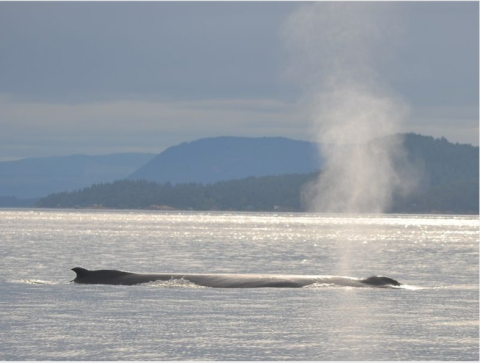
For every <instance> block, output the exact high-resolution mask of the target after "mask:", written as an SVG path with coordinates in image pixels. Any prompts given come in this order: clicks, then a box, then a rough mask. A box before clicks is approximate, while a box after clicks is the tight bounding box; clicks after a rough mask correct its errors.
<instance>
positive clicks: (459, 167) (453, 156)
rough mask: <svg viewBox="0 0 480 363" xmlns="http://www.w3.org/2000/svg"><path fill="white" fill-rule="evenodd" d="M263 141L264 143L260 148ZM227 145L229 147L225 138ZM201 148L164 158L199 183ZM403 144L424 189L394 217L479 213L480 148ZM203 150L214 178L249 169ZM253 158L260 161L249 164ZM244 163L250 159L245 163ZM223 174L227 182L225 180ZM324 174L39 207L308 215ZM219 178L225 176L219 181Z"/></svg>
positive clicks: (138, 187)
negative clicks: (308, 190)
mask: <svg viewBox="0 0 480 363" xmlns="http://www.w3.org/2000/svg"><path fill="white" fill-rule="evenodd" d="M258 140H262V139H257V140H256V141H258ZM200 141H202V142H207V143H210V141H213V144H215V143H216V141H218V140H215V139H204V140H200ZM220 141H225V139H224V140H220ZM240 141H241V142H242V141H245V140H240ZM377 142H388V137H387V138H384V139H381V140H380V139H379V140H378V141H377ZM199 144H201V143H198V142H193V143H187V144H182V145H179V146H178V147H176V148H171V149H173V151H174V152H172V150H170V151H169V150H166V151H165V153H166V154H167V155H168V154H169V153H173V155H174V156H175V157H173V158H172V160H175V161H176V163H177V165H176V167H177V170H179V171H182V172H185V174H184V175H185V176H189V174H188V171H190V172H192V174H191V175H190V177H192V176H195V174H194V173H195V170H196V169H195V168H193V170H191V169H189V166H192V167H194V166H195V165H194V164H192V163H191V161H190V160H189V159H190V157H189V156H191V155H193V154H195V153H200V151H201V150H200V151H199ZM307 144H308V143H307ZM218 145H222V143H221V142H220V143H218V144H217V146H218ZM404 145H405V147H406V151H407V155H408V159H409V160H410V162H411V163H412V164H413V165H415V167H416V169H417V170H418V172H419V175H420V176H421V178H420V180H419V181H420V183H419V187H418V188H417V190H415V192H414V193H412V194H411V195H409V196H402V195H397V196H395V198H394V203H393V205H392V206H391V208H390V209H389V210H388V212H394V213H467V214H478V204H479V200H478V198H479V193H478V188H479V184H478V175H479V148H478V147H474V146H471V145H462V144H453V143H450V142H448V141H447V140H446V139H444V138H440V139H434V138H433V137H428V136H421V135H415V134H406V135H405V138H404ZM210 146H211V145H210ZM224 146H225V145H224ZM202 147H203V148H204V149H206V150H208V153H207V154H210V155H213V161H212V160H209V159H208V158H207V159H206V160H203V159H202V158H199V159H197V161H198V162H202V163H203V164H202V165H203V166H205V167H211V166H218V165H221V166H224V168H223V169H222V168H218V169H215V168H214V169H208V170H210V171H212V170H213V171H216V170H220V171H227V172H231V171H232V170H233V171H234V170H235V169H234V168H233V167H232V165H233V166H235V165H242V163H241V162H240V161H241V160H242V159H241V158H233V159H230V158H232V155H229V153H226V152H224V150H223V148H219V149H217V150H216V152H215V151H214V150H213V151H212V150H210V149H209V147H208V146H205V145H203V146H202ZM182 148H184V149H185V150H188V152H185V150H183V151H182V150H178V149H182ZM200 149H201V148H200ZM305 150H306V151H308V152H309V153H310V154H311V149H308V147H307V148H305ZM167 151H169V152H167ZM192 153H193V154H192ZM247 154H248V153H247ZM179 155H180V156H181V157H179ZM225 155H229V158H224V159H222V157H223V156H225ZM234 155H235V156H237V157H239V156H241V153H240V154H238V153H237V154H235V153H234ZM164 156H165V155H164ZM253 156H254V154H253V155H251V156H250V158H251V157H253ZM203 157H206V156H205V154H203ZM261 157H262V158H263V160H267V159H268V158H271V159H272V160H274V159H275V158H276V157H278V154H275V155H270V156H268V157H267V156H265V155H261ZM157 159H158V158H157ZM160 159H162V158H160ZM167 160H168V159H167ZM229 160H230V163H229V162H228V161H229ZM239 160H240V161H239ZM245 160H251V159H249V158H245ZM152 161H153V160H152ZM161 161H162V162H163V163H164V164H163V165H168V164H165V160H161ZM220 162H222V163H220ZM292 162H293V160H292ZM149 164H150V165H149V167H148V168H147V170H148V169H150V168H151V167H152V165H154V166H155V163H149ZM147 165H148V164H147ZM147 165H146V166H147ZM303 167H305V166H303ZM142 169H144V168H142ZM270 170H275V169H270ZM276 170H278V169H276ZM162 171H164V169H160V170H159V174H160V175H162V173H161V172H162ZM270 172H271V171H270ZM320 172H321V171H320ZM136 174H137V173H135V174H134V175H136ZM219 174H220V175H221V173H219ZM317 174H318V171H317V172H313V173H294V172H291V173H283V174H282V175H276V176H275V175H269V176H265V175H264V176H249V177H245V178H243V179H241V178H240V179H233V180H224V181H219V182H216V183H213V184H212V183H209V182H208V181H210V180H212V179H207V180H208V181H207V182H205V180H206V179H203V180H204V181H203V182H200V180H197V181H196V182H192V180H191V179H190V180H189V181H188V182H187V183H177V184H172V183H170V182H164V183H156V182H152V181H147V180H139V179H136V180H135V179H134V180H132V179H129V180H122V181H116V182H114V183H107V184H96V185H93V186H91V187H89V188H85V189H82V190H78V191H75V192H70V193H57V194H52V195H50V196H48V197H46V198H44V199H42V200H40V201H39V202H38V204H37V206H39V207H49V208H88V207H92V206H94V207H102V208H127V209H145V208H147V209H195V210H245V211H251V210H258V211H273V210H289V211H303V210H305V205H304V203H303V202H304V201H302V188H303V186H304V185H305V184H306V183H308V182H309V181H311V180H313V179H314V178H316V175H317ZM230 175H231V174H230ZM216 176H217V177H218V175H216ZM198 179H201V178H198ZM177 180H178V179H177ZM193 180H194V179H193ZM354 180H355V175H352V181H354Z"/></svg>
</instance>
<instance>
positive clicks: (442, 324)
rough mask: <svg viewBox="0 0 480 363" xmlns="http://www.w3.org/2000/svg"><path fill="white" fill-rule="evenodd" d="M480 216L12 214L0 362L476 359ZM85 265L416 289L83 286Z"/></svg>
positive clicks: (4, 231) (1, 237) (0, 220)
mask: <svg viewBox="0 0 480 363" xmlns="http://www.w3.org/2000/svg"><path fill="white" fill-rule="evenodd" d="M478 226H479V222H478V217H476V216H475V217H470V216H405V215H393V216H380V215H376V216H336V215H315V214H268V213H264V214H262V213H194V212H191V213H178V212H175V213H165V212H118V211H116V212H114V211H112V212H105V211H47V210H44V211H43V210H36V211H32V212H28V211H20V210H17V211H8V210H3V211H0V253H1V255H2V264H1V265H0V289H1V291H2V295H1V297H2V298H1V301H0V302H1V309H0V358H1V359H7V360H31V359H40V360H52V359H55V360H57V359H65V360H73V359H74V360H118V359H122V360H124V359H133V360H193V359H200V360H268V359H272V360H288V359H290V360H291V359H294V360H478V358H479V356H478V342H479V341H478ZM75 266H82V267H85V268H89V269H120V270H124V271H132V272H139V273H148V272H192V273H202V272H203V273H277V274H308V275H348V276H352V277H368V276H371V275H386V276H390V277H392V278H395V279H397V280H399V281H400V282H402V283H405V284H407V286H402V288H401V289H373V288H372V289H363V288H346V287H328V286H323V285H321V286H315V288H303V289H268V288H266V289H212V288H193V286H191V285H190V284H189V283H188V282H181V281H176V282H167V283H166V284H164V283H160V284H157V283H152V284H143V285H139V286H131V287H126V286H103V285H77V284H73V283H69V281H71V280H72V279H73V278H74V277H75V274H74V273H73V272H72V271H70V269H71V268H72V267H75ZM342 270H346V271H348V274H347V273H342ZM405 287H406V288H405Z"/></svg>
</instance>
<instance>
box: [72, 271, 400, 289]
mask: <svg viewBox="0 0 480 363" xmlns="http://www.w3.org/2000/svg"><path fill="white" fill-rule="evenodd" d="M72 270H73V271H74V272H75V273H76V274H77V277H76V278H75V279H74V280H73V282H75V283H79V284H106V285H137V284H142V283H146V282H153V281H170V280H184V281H189V282H191V283H193V284H195V285H199V286H205V287H217V288H260V287H290V288H294V287H304V286H308V285H312V284H329V285H337V286H351V287H372V286H373V287H394V286H400V285H401V284H400V283H399V282H398V281H396V280H394V279H391V278H389V277H385V276H372V277H369V278H367V279H356V278H353V277H338V276H314V275H263V274H260V275H257V274H191V273H186V274H182V273H161V274H137V273H131V272H124V271H118V270H96V271H89V270H87V269H84V268H81V267H75V268H73V269H72Z"/></svg>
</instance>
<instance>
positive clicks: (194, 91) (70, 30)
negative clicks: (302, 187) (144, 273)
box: [0, 2, 479, 160]
mask: <svg viewBox="0 0 480 363" xmlns="http://www.w3.org/2000/svg"><path fill="white" fill-rule="evenodd" d="M299 6H302V3H300V2H209V3H205V2H142V3H133V2H102V3H96V2H80V3H77V2H48V3H45V2H0V49H1V57H0V79H1V81H0V127H1V129H2V132H1V133H0V160H8V159H14V158H20V157H28V156H47V155H69V154H75V153H86V154H104V153H113V152H126V151H146V152H154V153H158V152H161V151H162V150H163V149H165V148H166V147H168V146H171V145H174V144H177V143H180V142H183V141H190V140H194V139H198V138H202V137H210V136H221V135H231V136H285V137H291V138H295V139H303V140H311V139H312V138H311V135H310V133H309V132H310V131H309V126H308V120H306V118H305V115H304V113H303V112H302V110H301V107H300V106H299V105H300V104H301V102H299V101H300V100H301V98H302V97H303V96H304V95H303V92H304V90H302V88H301V87H300V86H299V85H298V84H296V83H295V82H292V81H291V79H289V78H288V77H286V76H285V73H286V69H287V68H288V66H289V64H288V59H289V55H288V51H287V49H286V47H285V42H284V39H283V38H282V27H283V26H284V23H285V21H286V20H287V18H288V17H289V15H290V14H291V13H292V12H293V11H295V9H296V8H298V7H299ZM397 6H398V4H397ZM399 9H400V11H399V14H398V16H399V18H401V24H402V28H403V32H402V37H401V42H400V44H399V45H397V46H396V47H395V51H394V53H392V54H391V58H390V59H389V61H388V62H385V63H383V64H381V65H379V69H378V70H377V71H378V72H379V74H381V76H382V77H383V78H384V79H385V80H386V81H387V82H388V83H389V84H390V86H391V88H393V89H394V90H395V91H396V92H397V93H398V94H400V95H401V96H402V97H403V98H404V99H405V100H407V101H408V103H409V105H410V108H411V115H410V118H409V121H408V123H407V124H406V125H405V130H404V131H406V132H407V131H414V132H419V133H422V134H427V135H434V136H437V137H438V136H445V137H447V138H448V139H449V140H451V141H455V142H466V143H473V144H476V145H478V97H479V94H478V86H479V72H478V69H479V63H478V61H479V60H478V54H479V39H478V34H479V24H478V19H479V9H478V2H421V3H420V2H404V3H400V6H399ZM386 52H388V49H387V50H386Z"/></svg>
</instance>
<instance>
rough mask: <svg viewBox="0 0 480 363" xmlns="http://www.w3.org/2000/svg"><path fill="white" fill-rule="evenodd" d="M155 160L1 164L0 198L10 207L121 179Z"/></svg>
mask: <svg viewBox="0 0 480 363" xmlns="http://www.w3.org/2000/svg"><path fill="white" fill-rule="evenodd" d="M154 156H155V155H154V154H147V153H124V154H111V155H97V156H87V155H71V156H65V157H45V158H27V159H22V160H16V161H4V162H0V197H4V198H3V200H4V201H5V200H6V201H8V200H10V202H11V203H12V202H14V200H13V199H12V197H16V198H21V199H27V198H39V197H43V196H46V195H48V194H50V193H56V192H60V191H70V190H75V189H79V188H84V187H87V186H90V185H92V184H94V183H105V182H111V181H114V180H117V179H123V178H125V177H127V176H128V175H129V174H131V173H132V172H133V171H135V170H136V169H138V168H139V167H140V166H142V165H144V164H145V163H146V162H148V161H149V160H150V159H151V158H153V157H154ZM5 197H9V198H7V199H5Z"/></svg>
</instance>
